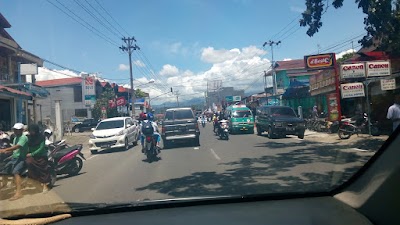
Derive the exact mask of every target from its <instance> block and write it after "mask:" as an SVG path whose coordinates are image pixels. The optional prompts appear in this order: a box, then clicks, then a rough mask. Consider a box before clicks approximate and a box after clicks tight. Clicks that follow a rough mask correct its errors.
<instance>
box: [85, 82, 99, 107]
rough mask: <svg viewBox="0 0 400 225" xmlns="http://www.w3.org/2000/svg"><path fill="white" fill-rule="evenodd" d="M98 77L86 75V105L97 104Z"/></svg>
mask: <svg viewBox="0 0 400 225" xmlns="http://www.w3.org/2000/svg"><path fill="white" fill-rule="evenodd" d="M95 85H96V79H95V78H94V77H91V76H85V77H84V81H83V85H82V88H83V95H84V96H85V97H84V98H85V105H86V106H91V107H93V106H94V104H96V86H95Z"/></svg>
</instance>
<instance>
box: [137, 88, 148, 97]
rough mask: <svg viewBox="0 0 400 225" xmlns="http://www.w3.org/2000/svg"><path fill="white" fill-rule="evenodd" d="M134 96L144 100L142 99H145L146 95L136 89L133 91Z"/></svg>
mask: <svg viewBox="0 0 400 225" xmlns="http://www.w3.org/2000/svg"><path fill="white" fill-rule="evenodd" d="M135 96H136V98H144V97H146V96H147V95H146V93H145V92H144V91H142V90H140V89H139V88H137V89H136V90H135Z"/></svg>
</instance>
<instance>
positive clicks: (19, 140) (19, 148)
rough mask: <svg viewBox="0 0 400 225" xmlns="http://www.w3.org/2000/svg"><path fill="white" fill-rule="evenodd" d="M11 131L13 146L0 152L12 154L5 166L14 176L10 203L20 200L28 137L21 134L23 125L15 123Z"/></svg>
mask: <svg viewBox="0 0 400 225" xmlns="http://www.w3.org/2000/svg"><path fill="white" fill-rule="evenodd" d="M13 130H14V134H15V138H14V140H13V146H12V147H9V148H5V149H1V150H0V153H6V152H11V151H12V152H13V154H12V159H11V161H10V162H9V163H7V165H6V168H8V167H11V173H12V174H13V175H14V179H15V186H16V191H15V195H14V196H13V197H12V198H11V199H10V201H14V200H17V199H20V198H22V190H21V189H22V188H21V186H22V178H21V173H22V172H23V170H24V169H25V158H26V155H27V154H28V144H27V142H28V137H27V136H26V135H24V134H23V132H24V124H22V123H16V124H15V125H14V127H13Z"/></svg>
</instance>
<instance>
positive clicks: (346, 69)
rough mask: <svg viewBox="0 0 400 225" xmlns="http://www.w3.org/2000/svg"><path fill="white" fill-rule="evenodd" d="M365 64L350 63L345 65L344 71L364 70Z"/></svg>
mask: <svg viewBox="0 0 400 225" xmlns="http://www.w3.org/2000/svg"><path fill="white" fill-rule="evenodd" d="M363 69H364V65H349V66H343V70H344V71H348V70H363Z"/></svg>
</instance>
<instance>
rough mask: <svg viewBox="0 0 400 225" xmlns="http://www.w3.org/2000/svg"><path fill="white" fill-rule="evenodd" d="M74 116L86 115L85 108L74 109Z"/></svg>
mask: <svg viewBox="0 0 400 225" xmlns="http://www.w3.org/2000/svg"><path fill="white" fill-rule="evenodd" d="M75 116H76V117H87V109H75Z"/></svg>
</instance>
